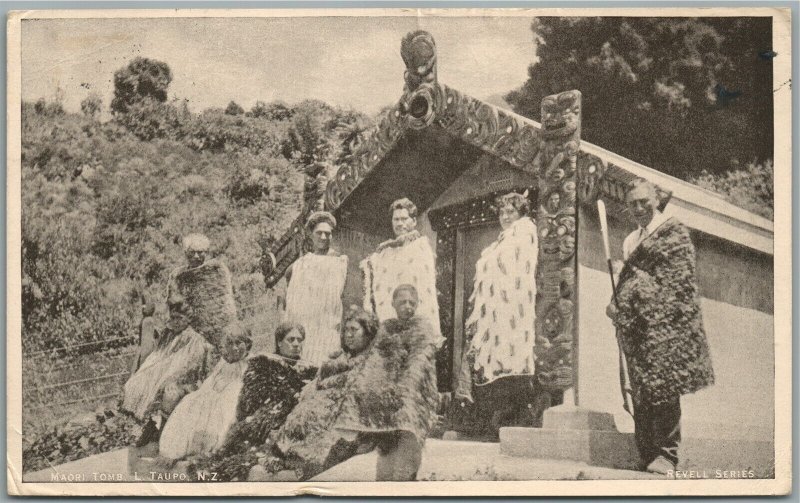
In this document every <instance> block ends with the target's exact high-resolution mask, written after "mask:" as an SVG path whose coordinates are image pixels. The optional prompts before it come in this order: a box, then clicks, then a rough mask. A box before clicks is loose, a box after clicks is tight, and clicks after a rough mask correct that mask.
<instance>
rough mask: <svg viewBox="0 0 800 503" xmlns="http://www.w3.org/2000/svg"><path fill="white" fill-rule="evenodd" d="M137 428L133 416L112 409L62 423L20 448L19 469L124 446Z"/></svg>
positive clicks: (137, 434)
mask: <svg viewBox="0 0 800 503" xmlns="http://www.w3.org/2000/svg"><path fill="white" fill-rule="evenodd" d="M141 429H142V428H141V425H140V424H139V423H138V422H137V421H136V420H135V419H134V418H133V417H131V416H129V415H127V414H124V413H122V412H120V411H118V410H117V409H116V408H113V409H105V410H102V411H100V412H98V413H97V414H96V415H95V418H94V421H91V422H89V421H86V422H84V423H83V424H75V423H67V424H62V425H59V426H56V427H54V428H53V429H52V430H50V431H49V432H47V433H44V434H42V435H39V436H37V437H35V438H34V439H33V440H32V441H31V442H30V443H28V445H26V446H24V448H23V451H22V470H23V471H24V472H30V471H36V470H41V469H44V468H48V467H50V466H54V465H59V464H62V463H66V462H68V461H74V460H76V459H82V458H85V457H87V456H91V455H93V454H99V453H101V452H108V451H111V450H114V449H118V448H122V447H127V446H129V445H131V444H132V443H133V442H134V441H135V440H136V438H137V437H138V436H139V435H140V434H141Z"/></svg>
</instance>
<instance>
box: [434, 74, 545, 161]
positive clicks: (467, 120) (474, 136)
mask: <svg viewBox="0 0 800 503" xmlns="http://www.w3.org/2000/svg"><path fill="white" fill-rule="evenodd" d="M441 88H442V90H443V91H442V95H441V96H442V101H443V102H442V103H441V107H440V109H439V113H438V114H437V118H436V122H437V123H438V124H439V125H440V126H441V127H442V128H444V129H445V130H446V131H447V132H449V133H450V134H452V135H454V136H457V137H459V138H461V139H462V140H464V141H465V142H467V143H469V144H471V145H474V146H476V147H479V148H481V149H482V150H484V151H486V152H489V153H491V154H493V155H496V156H498V157H500V158H501V159H503V160H504V161H506V162H508V163H509V164H511V165H512V166H516V167H518V168H523V169H525V168H526V166H527V165H529V164H530V163H531V162H532V161H533V159H534V158H535V157H536V154H537V153H538V151H539V133H538V131H537V130H536V129H535V128H534V127H533V126H531V125H530V124H527V123H525V122H523V121H522V120H520V118H518V117H516V116H515V115H513V114H511V113H509V112H506V111H503V110H499V109H497V108H495V107H493V106H492V105H489V104H487V103H484V102H482V101H479V100H476V99H475V98H472V97H470V96H467V95H465V94H462V93H460V92H458V91H456V90H455V89H452V88H450V87H447V86H444V85H442V86H441Z"/></svg>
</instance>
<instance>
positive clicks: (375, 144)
mask: <svg viewBox="0 0 800 503" xmlns="http://www.w3.org/2000/svg"><path fill="white" fill-rule="evenodd" d="M401 117H402V114H401V113H400V108H399V105H398V106H397V107H395V108H393V109H392V110H390V111H389V112H388V113H386V114H385V115H384V116H383V118H382V119H381V122H380V123H379V124H378V125H377V126H376V127H375V129H373V131H372V133H371V134H370V135H369V137H368V138H367V139H366V140H364V141H363V142H361V144H360V145H359V146H358V148H357V149H356V151H355V152H353V163H352V164H349V165H344V166H341V167H340V168H339V170H338V171H337V172H336V176H335V177H333V179H331V180H330V181H329V182H328V187H327V189H326V191H325V209H326V210H327V211H333V210H335V209H336V208H338V207H339V206H340V205H341V204H342V202H344V200H345V198H346V197H347V196H348V195H349V194H350V193H351V192H352V191H353V189H355V188H356V187H357V186H358V184H359V183H361V180H363V179H364V177H365V176H367V174H369V172H370V171H372V169H373V168H374V167H375V166H376V165H377V164H378V162H380V160H381V159H383V157H384V156H385V155H386V153H387V152H388V151H389V150H391V149H392V148H394V146H395V144H396V143H397V140H399V139H400V137H401V136H402V135H403V132H404V131H405V129H406V123H405V122H404V121H402V120H401Z"/></svg>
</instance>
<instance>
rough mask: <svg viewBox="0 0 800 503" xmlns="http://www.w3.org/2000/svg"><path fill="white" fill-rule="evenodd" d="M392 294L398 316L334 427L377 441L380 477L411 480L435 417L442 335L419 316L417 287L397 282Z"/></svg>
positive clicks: (382, 334) (385, 327)
mask: <svg viewBox="0 0 800 503" xmlns="http://www.w3.org/2000/svg"><path fill="white" fill-rule="evenodd" d="M392 293H393V295H392V304H393V307H394V309H395V311H396V313H397V317H396V318H392V319H389V320H386V321H384V322H383V323H382V324H381V327H380V330H379V331H378V335H377V336H376V337H375V341H374V343H373V344H372V346H371V347H370V349H369V351H368V353H367V356H366V360H365V361H364V364H363V367H361V369H360V370H359V372H358V374H357V376H356V377H355V379H354V380H353V383H352V385H351V387H350V389H349V393H348V394H347V395H346V397H345V399H344V403H343V404H342V409H341V413H340V415H339V418H338V420H337V421H336V425H335V426H336V428H337V429H338V430H341V431H344V432H356V433H358V434H360V436H361V438H363V439H370V440H372V441H374V442H375V444H376V447H377V449H378V461H377V466H376V480H377V481H409V480H415V479H416V477H417V470H419V466H420V464H421V462H422V446H423V445H424V443H425V438H426V437H427V436H428V432H429V431H430V429H431V428H432V426H433V424H434V422H435V420H436V408H437V406H438V402H439V393H438V391H437V388H436V345H437V342H438V340H437V335H436V334H435V332H434V330H433V327H432V326H431V325H430V323H429V322H428V320H427V319H425V318H420V317H418V316H415V311H416V308H417V291H416V288H414V286H412V285H399V286H398V287H397V288H396V289H395V291H394V292H392Z"/></svg>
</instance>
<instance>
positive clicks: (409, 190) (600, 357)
mask: <svg viewBox="0 0 800 503" xmlns="http://www.w3.org/2000/svg"><path fill="white" fill-rule="evenodd" d="M401 54H402V57H403V60H404V62H405V63H406V67H407V69H406V73H405V88H404V93H403V95H402V96H401V98H400V100H399V101H398V103H397V104H396V105H395V106H394V107H393V108H392V109H391V110H390V111H389V112H388V113H387V114H385V115H384V116H383V118H382V119H381V121H380V123H379V124H378V125H377V126H376V127H375V129H374V130H373V131H372V133H371V135H369V136H368V138H367V139H366V140H365V141H364V142H363V143H361V144H360V145H359V146H358V147H357V148H356V149H355V151H354V154H353V156H352V161H351V162H350V163H349V164H347V165H343V166H340V167H339V168H338V172H337V173H336V176H335V177H334V178H332V179H330V180H327V182H326V183H325V185H324V186H325V190H324V193H321V194H320V195H319V198H318V199H316V198H312V199H309V200H308V201H310V202H308V204H307V206H306V208H304V211H303V212H302V214H301V215H300V216H299V217H298V218H297V220H296V221H295V222H294V223H293V225H292V226H291V228H290V229H289V230H288V231H287V232H286V234H285V235H284V236H283V237H282V238H281V239H280V240H279V241H278V243H277V244H276V245H275V247H274V248H273V254H274V261H273V263H272V267H271V268H270V269H269V270H267V271H266V273H265V280H266V282H267V285H268V286H273V285H275V284H276V283H278V281H280V279H281V277H282V276H283V273H284V272H285V270H286V268H287V267H288V266H289V265H290V264H291V263H292V262H293V261H294V260H295V259H296V258H298V257H299V256H300V254H301V253H303V249H302V248H303V242H304V238H303V222H304V220H305V217H306V215H307V214H308V213H309V212H310V211H311V210H312V209H319V208H321V207H323V208H324V209H326V210H328V211H331V212H333V213H334V214H335V215H336V217H337V219H338V220H339V228H338V229H337V234H336V236H335V237H334V240H335V245H336V247H337V249H339V251H341V252H342V253H346V254H347V255H348V256H349V257H350V270H349V273H348V274H351V275H354V276H356V277H359V276H360V272H359V270H358V263H359V262H360V261H361V259H362V258H364V257H365V256H366V255H367V254H369V253H371V252H372V251H373V250H374V249H375V246H376V245H377V244H378V243H379V242H381V241H383V240H385V239H388V238H390V237H392V236H391V226H390V215H389V210H388V208H389V204H390V203H391V202H392V201H394V200H395V199H398V198H400V197H408V198H410V199H411V200H412V201H414V202H415V203H416V205H417V206H418V208H419V211H420V217H419V218H418V221H419V224H418V227H419V228H420V230H421V231H422V232H423V233H424V234H425V235H426V236H427V237H428V238H429V239H430V240H431V244H432V245H434V250H435V251H436V254H437V293H438V297H439V304H440V317H441V320H440V321H441V328H442V334H443V335H445V336H446V337H447V340H448V342H447V345H446V346H445V349H444V350H443V351H442V352H441V354H440V358H439V362H438V367H439V368H438V373H439V375H438V377H439V387H440V389H442V390H449V389H451V387H452V383H453V381H454V378H455V376H456V375H457V373H458V366H459V365H460V358H461V354H462V351H463V349H464V347H463V346H464V326H463V324H464V320H465V319H466V312H465V309H466V301H467V299H468V298H469V293H470V291H471V288H472V285H471V278H472V275H473V274H474V270H471V269H470V268H471V267H472V268H473V269H474V260H475V257H476V256H477V255H479V253H480V250H481V248H482V247H483V246H486V245H488V244H489V243H490V242H491V241H492V240H494V239H495V238H496V237H497V234H498V232H499V226H498V225H497V217H496V216H495V214H494V213H493V211H492V209H491V203H492V202H493V200H494V197H495V196H496V195H498V194H501V193H505V192H508V191H510V190H517V191H520V192H522V191H525V190H527V191H528V195H529V197H530V199H531V202H532V203H533V204H532V206H531V207H532V208H536V211H535V215H534V217H535V219H536V223H537V226H538V232H539V240H540V246H539V257H538V270H537V272H536V281H537V291H538V292H539V295H538V297H537V300H536V305H535V309H536V313H537V322H536V326H535V332H536V334H537V337H536V339H537V346H535V347H534V351H535V353H536V355H537V359H538V361H537V372H538V373H539V381H540V382H541V384H542V385H543V387H544V389H549V390H552V391H553V393H554V397H555V396H556V395H560V393H561V392H563V391H564V390H567V389H571V390H572V391H573V392H574V396H573V397H572V398H568V399H571V400H575V401H576V402H578V403H580V404H581V405H585V406H590V407H593V408H597V409H600V410H607V411H608V412H612V413H614V414H615V416H616V417H617V420H618V424H619V425H620V426H621V428H622V429H623V430H624V429H632V423H631V422H630V418H629V417H628V416H626V415H625V413H624V412H623V411H622V401H621V398H620V394H619V384H618V381H617V366H616V365H617V363H616V362H617V358H616V353H615V352H616V343H615V339H614V332H613V327H612V326H611V323H610V322H609V321H608V320H607V318H605V315H604V311H605V306H606V304H607V303H608V301H609V299H610V296H611V288H610V284H609V281H608V276H607V272H606V271H607V270H606V264H605V257H604V256H603V252H602V244H601V240H600V231H599V222H598V219H597V211H596V205H595V201H596V200H597V198H602V199H603V200H604V201H605V203H606V205H607V207H608V210H609V217H610V222H609V224H610V227H611V240H612V242H611V246H612V250H613V251H614V253H615V255H616V256H617V257H618V258H621V252H620V250H621V244H622V240H623V239H624V237H625V235H626V234H627V233H628V232H630V231H631V230H633V228H634V225H633V223H632V222H631V221H629V220H628V218H627V217H626V215H625V212H624V208H623V205H622V200H623V197H624V188H625V186H626V184H627V183H628V182H629V181H630V180H631V179H632V178H634V177H643V178H646V179H649V180H651V181H653V182H654V183H656V184H657V185H658V186H659V188H660V189H661V194H660V195H661V199H662V206H666V207H667V211H669V212H671V214H672V215H674V216H676V217H678V218H680V219H681V220H682V221H683V222H684V223H685V224H687V225H688V226H689V227H690V228H691V229H692V232H693V239H694V242H695V246H696V248H697V256H698V275H699V281H700V289H701V293H702V295H703V296H704V302H705V304H704V310H707V311H708V313H709V316H710V317H711V318H713V319H709V317H708V316H707V319H706V328H707V331H708V332H709V339H710V343H711V345H712V348H711V350H712V358H714V362H715V367H716V368H717V369H718V372H717V374H718V384H717V385H716V386H714V387H713V388H711V389H710V390H708V391H707V392H703V396H701V397H700V398H693V397H690V398H689V399H688V402H689V405H688V407H689V411H688V412H687V413H686V417H687V418H688V419H689V421H691V420H692V418H695V419H698V418H701V419H703V420H704V421H706V424H710V423H709V422H708V420H709V419H713V418H714V417H717V416H718V415H719V414H720V413H721V414H728V415H730V414H731V412H732V409H737V410H736V412H735V414H736V415H737V417H740V418H741V422H742V423H743V424H749V425H751V426H753V427H755V428H763V429H764V431H765V432H766V433H765V438H766V436H769V434H768V432H771V427H772V422H771V418H772V417H774V416H773V415H771V414H770V413H769V411H770V410H772V408H773V405H772V404H773V402H772V401H771V399H772V396H773V393H772V385H773V384H772V373H771V372H772V368H771V365H772V362H773V361H774V360H773V354H772V341H773V340H774V338H773V337H772V325H771V323H772V299H773V290H772V285H773V283H772V278H773V264H772V241H773V227H772V222H770V221H768V220H766V219H764V218H761V217H758V216H756V215H753V214H751V213H749V212H747V211H745V210H742V209H740V208H738V207H735V206H733V205H732V204H730V203H727V202H725V201H724V200H723V199H721V198H720V197H719V196H717V195H716V194H713V193H711V192H708V191H706V190H703V189H701V188H699V187H697V186H694V185H692V184H689V183H687V182H683V181H681V180H677V179H675V178H673V177H670V176H668V175H664V174H663V173H660V172H658V171H655V170H652V169H650V168H647V167H645V166H642V165H640V164H638V163H635V162H633V161H630V160H628V159H625V158H623V157H621V156H618V155H616V154H613V153H611V152H608V151H606V150H604V149H602V148H599V147H597V146H594V145H591V144H588V143H586V142H583V141H581V138H580V131H581V106H582V104H581V94H580V92H578V91H566V92H563V93H561V94H558V95H553V96H548V97H547V98H545V99H544V100H543V101H542V123H541V124H539V123H537V122H535V121H532V120H530V119H527V118H525V117H522V116H519V115H517V114H515V113H513V112H511V111H508V110H504V109H502V108H499V107H496V106H493V105H491V104H488V103H485V102H482V101H480V100H477V99H475V98H472V97H469V96H466V95H464V94H462V93H460V92H459V91H457V90H455V89H453V88H451V87H448V86H447V85H445V84H442V83H440V82H438V80H437V75H436V49H435V44H434V41H433V38H432V37H431V35H430V34H428V33H426V32H413V33H410V34H409V35H407V36H406V37H405V38H404V39H403V42H402V46H401ZM476 254H477V255H476ZM351 284H352V285H356V286H353V287H350V289H349V290H348V291H346V292H345V297H346V300H347V301H348V302H354V303H360V300H361V295H362V293H363V292H362V291H361V290H360V289H359V286H360V284H359V282H358V281H355V282H351ZM719 317H723V318H727V319H718V318H719ZM754 319H756V320H758V321H757V322H756V323H755V324H754V322H753V321H752V320H754ZM738 321H741V323H739V324H738V326H740V327H747V328H746V330H747V333H741V334H739V333H738V332H737V331H736V328H735V327H736V326H737V322H738ZM718 322H724V325H722V326H720V325H719V323H718ZM715 323H716V325H715ZM731 327H734V328H731ZM732 332H735V333H737V334H738V335H737V337H738V339H737V340H736V341H735V344H736V346H733V345H730V344H728V342H729V341H728V340H726V334H727V333H732ZM545 341H546V343H545ZM539 342H541V343H542V344H541V345H539ZM737 348H747V349H746V350H747V351H750V357H743V356H742V354H740V353H739V352H738V351H739V349H737ZM719 370H721V371H719ZM737 374H738V375H737ZM741 375H746V376H747V377H748V379H749V380H750V382H758V383H760V386H762V387H763V390H762V391H767V393H760V392H759V391H758V390H755V389H752V390H750V391H748V392H747V393H745V396H747V397H748V398H749V399H751V400H753V401H754V402H753V403H754V406H755V409H748V410H744V409H738V408H737V405H736V404H737V403H739V400H737V398H736V396H735V395H736V393H737V391H736V390H737V386H738V384H737V382H738V380H737V379H738V378H739V377H741ZM556 402H557V401H556ZM556 402H554V403H556ZM708 403H713V404H715V406H716V407H717V408H716V409H714V411H713V413H711V412H709V411H708V410H706V407H707V404H708ZM693 408H694V409H696V410H694V411H693V410H692V409H693ZM723 417H724V416H723ZM768 419H769V420H768ZM701 422H702V421H701ZM712 422H713V421H712ZM688 431H689V432H691V431H692V430H691V428H689V430H688ZM690 434H691V433H690ZM769 438H770V439H771V436H769Z"/></svg>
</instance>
